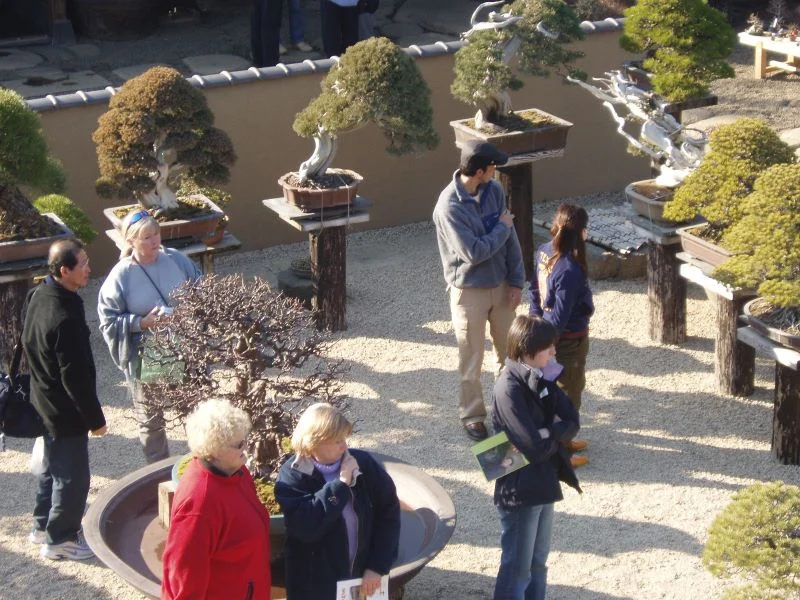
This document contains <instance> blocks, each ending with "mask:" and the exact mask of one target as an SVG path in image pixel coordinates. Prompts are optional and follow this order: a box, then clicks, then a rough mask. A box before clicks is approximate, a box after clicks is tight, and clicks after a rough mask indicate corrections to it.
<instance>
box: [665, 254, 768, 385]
mask: <svg viewBox="0 0 800 600" xmlns="http://www.w3.org/2000/svg"><path fill="white" fill-rule="evenodd" d="M677 257H678V259H679V260H681V261H683V263H684V264H682V265H681V266H680V275H681V277H682V278H684V279H686V280H688V281H691V282H693V283H696V284H697V285H699V286H700V287H702V288H703V289H704V290H706V292H709V293H710V295H711V296H712V297H713V299H714V302H715V303H716V308H717V311H716V312H717V314H716V319H715V323H716V328H715V330H716V337H715V340H714V375H715V376H716V380H717V389H718V390H719V391H720V392H722V393H723V394H731V395H733V396H749V395H750V394H752V393H753V389H754V382H753V380H754V376H755V366H756V362H755V361H756V355H755V350H754V349H753V348H752V347H751V346H748V345H747V344H744V343H742V342H740V341H739V339H738V337H737V334H738V328H739V315H740V314H741V313H742V306H743V305H744V303H745V302H746V301H747V300H749V299H751V298H753V297H754V296H755V292H754V291H753V290H744V289H740V288H731V287H729V286H727V285H725V284H723V283H721V282H719V281H717V280H716V279H713V278H711V276H710V273H711V271H713V267H711V266H710V265H708V264H706V263H704V262H703V261H700V260H697V259H696V258H694V257H693V256H691V255H689V254H685V253H682V252H679V253H678V254H677Z"/></svg>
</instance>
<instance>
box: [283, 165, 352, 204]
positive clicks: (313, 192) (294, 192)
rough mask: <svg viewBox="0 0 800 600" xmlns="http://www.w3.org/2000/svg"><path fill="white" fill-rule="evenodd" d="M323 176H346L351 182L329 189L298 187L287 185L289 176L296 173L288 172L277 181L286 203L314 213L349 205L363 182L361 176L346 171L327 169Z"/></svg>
mask: <svg viewBox="0 0 800 600" xmlns="http://www.w3.org/2000/svg"><path fill="white" fill-rule="evenodd" d="M325 174H326V175H332V176H335V175H346V176H348V177H350V178H352V180H353V181H352V183H350V184H349V185H347V184H342V185H338V186H336V187H329V188H322V187H319V188H315V187H300V186H297V185H292V184H291V183H289V181H288V180H289V179H290V178H291V176H293V175H296V173H293V172H290V173H285V174H283V175H282V176H281V177H280V178H279V179H278V185H280V186H281V188H282V189H283V197H284V198H285V199H286V201H287V202H289V203H290V204H294V205H295V206H299V207H300V208H301V209H303V210H310V211H316V210H323V209H325V208H332V207H336V206H348V205H350V204H351V203H352V202H353V200H354V199H355V197H356V195H357V194H358V186H359V185H360V184H361V182H362V181H363V178H362V177H361V175H359V174H358V173H356V172H355V171H350V170H348V169H327V170H326V171H325Z"/></svg>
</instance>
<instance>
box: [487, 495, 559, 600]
mask: <svg viewBox="0 0 800 600" xmlns="http://www.w3.org/2000/svg"><path fill="white" fill-rule="evenodd" d="M497 511H498V512H499V513H500V525H501V528H502V534H501V536H500V548H501V550H502V554H501V556H500V570H499V571H498V573H497V581H496V582H495V586H494V600H544V598H545V593H546V591H547V555H548V554H549V553H550V539H551V537H552V534H553V512H554V511H553V505H552V504H541V505H539V506H521V507H520V508H516V509H514V510H503V509H501V508H498V509H497Z"/></svg>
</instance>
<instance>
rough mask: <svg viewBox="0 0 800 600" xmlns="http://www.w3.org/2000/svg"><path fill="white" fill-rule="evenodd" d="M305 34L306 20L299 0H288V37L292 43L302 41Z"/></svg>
mask: <svg viewBox="0 0 800 600" xmlns="http://www.w3.org/2000/svg"><path fill="white" fill-rule="evenodd" d="M305 36H306V22H305V20H304V19H303V7H302V6H301V5H300V0H289V39H290V40H291V42H292V43H293V44H296V43H298V42H302V41H303V38H304V37H305Z"/></svg>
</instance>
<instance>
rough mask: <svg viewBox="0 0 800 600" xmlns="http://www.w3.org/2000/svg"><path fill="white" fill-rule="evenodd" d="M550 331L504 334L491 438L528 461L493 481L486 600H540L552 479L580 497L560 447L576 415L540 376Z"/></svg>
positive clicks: (555, 496)
mask: <svg viewBox="0 0 800 600" xmlns="http://www.w3.org/2000/svg"><path fill="white" fill-rule="evenodd" d="M557 337H558V332H557V331H556V329H555V327H553V326H552V325H551V324H550V323H548V322H547V321H544V320H542V319H540V318H538V317H527V316H522V315H520V316H518V317H516V319H515V320H514V322H513V323H512V325H511V329H510V330H509V332H508V358H507V359H506V367H505V369H504V370H503V373H502V374H501V375H500V378H499V379H498V380H497V383H496V384H495V386H494V391H493V393H492V408H493V410H492V412H493V419H492V424H493V425H494V429H495V432H497V433H499V432H501V431H504V432H505V433H506V434H507V435H508V439H509V441H510V442H511V443H512V444H513V445H514V447H515V448H517V449H518V450H519V451H520V452H521V453H522V454H524V455H525V458H527V459H528V461H529V463H530V464H528V465H526V466H525V467H523V468H521V469H518V470H517V471H514V472H513V473H509V474H508V475H506V476H504V477H501V478H500V479H498V480H497V481H496V482H495V489H494V503H495V506H497V510H498V512H499V513H500V523H501V527H502V534H501V538H500V546H501V549H502V554H501V557H500V570H499V572H498V575H497V581H496V583H495V590H494V600H523V599H525V600H544V598H545V592H546V588H547V556H548V554H549V552H550V539H551V537H552V526H553V512H554V511H553V504H554V503H555V502H557V501H559V500H562V499H563V495H562V493H561V484H560V483H559V482H560V481H564V482H566V483H567V484H568V485H570V486H571V487H573V488H575V489H576V490H578V492H580V491H581V489H580V486H579V485H578V478H577V477H576V476H575V471H574V470H573V469H572V466H571V465H570V459H569V453H568V452H567V448H566V445H567V444H569V442H570V440H572V439H573V438H574V437H575V435H576V434H577V433H578V429H579V428H580V425H579V423H578V413H577V412H576V410H575V407H574V406H573V405H572V402H570V400H569V398H568V397H567V396H566V395H565V394H564V392H562V391H561V390H560V389H559V387H558V386H557V385H556V384H555V383H553V382H551V381H547V380H546V379H544V378H543V377H542V369H543V368H544V367H545V366H546V365H547V363H548V362H549V361H550V360H551V359H552V358H553V357H554V356H555V341H556V338H557Z"/></svg>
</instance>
